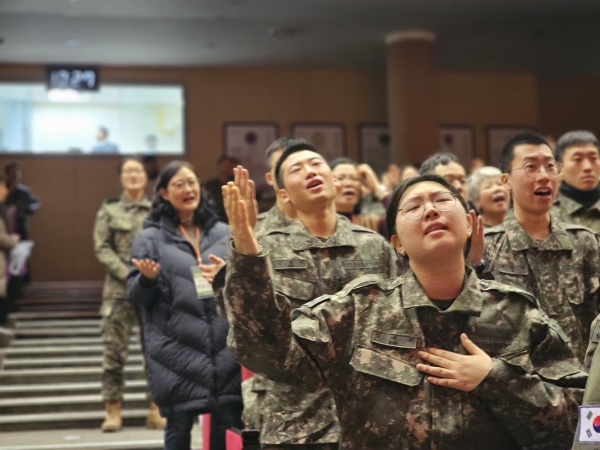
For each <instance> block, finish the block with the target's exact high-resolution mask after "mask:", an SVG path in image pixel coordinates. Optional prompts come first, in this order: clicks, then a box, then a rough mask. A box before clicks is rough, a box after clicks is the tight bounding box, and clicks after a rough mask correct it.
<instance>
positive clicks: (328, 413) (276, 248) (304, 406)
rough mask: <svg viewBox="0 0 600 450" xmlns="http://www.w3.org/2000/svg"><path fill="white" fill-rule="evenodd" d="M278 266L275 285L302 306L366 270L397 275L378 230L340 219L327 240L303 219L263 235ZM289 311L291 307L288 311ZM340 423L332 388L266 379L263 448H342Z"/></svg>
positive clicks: (390, 251) (390, 252)
mask: <svg viewBox="0 0 600 450" xmlns="http://www.w3.org/2000/svg"><path fill="white" fill-rule="evenodd" d="M257 239H258V242H259V243H260V245H261V246H262V248H263V249H264V250H265V251H267V252H268V253H269V260H270V261H271V264H272V265H273V267H274V278H273V283H274V289H275V290H276V291H277V292H280V293H282V294H284V295H285V296H286V297H287V299H289V301H290V302H291V305H292V308H298V307H300V306H302V305H303V304H304V303H306V302H308V301H311V300H313V299H315V298H317V297H319V296H320V295H323V294H333V293H335V292H337V291H338V290H340V289H341V288H342V287H343V286H344V285H345V284H346V283H348V282H349V281H351V280H352V279H354V278H356V277H357V276H359V275H362V274H366V273H373V274H378V275H381V276H384V277H390V276H394V275H395V273H396V265H395V257H394V253H393V249H392V247H391V246H390V245H389V244H388V243H387V242H386V241H385V240H384V239H383V238H382V237H381V236H380V235H378V234H377V233H374V232H373V231H371V230H368V229H366V228H363V227H360V226H358V225H353V224H351V223H350V222H349V221H348V220H346V219H344V218H341V217H338V222H337V225H336V230H335V233H334V234H333V235H332V236H331V237H329V238H327V239H322V238H318V237H316V236H313V235H311V234H310V233H309V232H308V230H307V229H306V228H305V227H304V225H303V224H302V223H301V222H300V221H295V222H294V223H292V225H290V226H289V227H287V228H283V229H281V228H280V229H271V230H267V231H265V232H264V234H261V235H259V236H258V238H257ZM289 312H290V310H289V309H288V314H289ZM339 433H340V429H339V423H338V421H337V418H336V412H335V406H334V402H333V398H332V397H331V393H330V391H329V390H328V389H323V390H320V391H318V392H310V391H309V390H307V389H305V388H301V387H292V386H289V385H286V384H281V383H274V382H272V381H268V382H267V386H266V397H265V399H264V409H263V423H262V429H261V443H262V444H263V447H262V448H263V449H265V448H266V449H269V448H277V449H282V448H293V449H300V448H303V447H302V446H303V445H310V447H307V448H320V449H324V448H337V442H338V441H339Z"/></svg>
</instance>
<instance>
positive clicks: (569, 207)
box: [552, 194, 600, 234]
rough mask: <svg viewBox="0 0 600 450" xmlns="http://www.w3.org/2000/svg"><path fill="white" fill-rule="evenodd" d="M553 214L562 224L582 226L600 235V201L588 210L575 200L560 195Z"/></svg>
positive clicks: (553, 207)
mask: <svg viewBox="0 0 600 450" xmlns="http://www.w3.org/2000/svg"><path fill="white" fill-rule="evenodd" d="M552 214H553V215H554V217H556V218H557V219H558V220H560V221H561V222H564V223H573V224H576V225H582V226H584V227H587V228H589V229H590V230H592V231H594V232H595V233H599V234H600V201H598V202H596V203H595V204H594V205H593V206H592V207H591V208H589V209H586V208H585V206H583V205H582V204H580V203H577V202H576V201H575V200H573V199H571V198H569V197H566V196H564V195H561V194H558V196H557V197H556V201H555V202H554V206H552Z"/></svg>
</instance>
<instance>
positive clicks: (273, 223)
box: [254, 205, 294, 234]
mask: <svg viewBox="0 0 600 450" xmlns="http://www.w3.org/2000/svg"><path fill="white" fill-rule="evenodd" d="M293 222H294V219H288V218H287V217H285V216H284V215H283V214H282V213H281V211H280V210H279V208H278V207H277V205H273V207H272V208H271V209H269V210H268V211H266V212H262V213H260V214H259V215H258V216H256V225H255V226H254V233H255V234H261V233H264V232H265V231H269V230H276V229H278V228H285V227H288V226H290V225H291V224H292V223H293Z"/></svg>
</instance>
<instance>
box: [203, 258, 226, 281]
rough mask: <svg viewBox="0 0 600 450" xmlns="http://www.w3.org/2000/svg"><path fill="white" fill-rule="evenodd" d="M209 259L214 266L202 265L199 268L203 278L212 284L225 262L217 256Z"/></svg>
mask: <svg viewBox="0 0 600 450" xmlns="http://www.w3.org/2000/svg"><path fill="white" fill-rule="evenodd" d="M208 259H210V260H211V262H212V264H200V266H199V268H200V270H201V271H202V277H203V278H206V280H208V282H209V283H210V284H212V282H213V280H214V279H215V275H216V274H217V272H218V271H219V270H221V267H223V266H224V265H225V260H223V259H221V258H219V257H218V256H215V255H208Z"/></svg>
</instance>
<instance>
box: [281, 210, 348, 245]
mask: <svg viewBox="0 0 600 450" xmlns="http://www.w3.org/2000/svg"><path fill="white" fill-rule="evenodd" d="M350 226H351V224H350V223H349V222H348V221H346V220H340V218H339V217H338V220H337V223H336V225H335V233H333V235H331V236H330V237H329V238H328V239H327V240H325V241H323V240H322V239H320V238H318V237H316V236H313V235H312V234H310V233H309V232H308V230H307V229H306V227H305V226H304V224H303V223H302V222H300V221H299V220H297V221H294V223H293V224H292V225H291V226H290V227H289V231H290V234H291V236H290V238H289V239H290V241H289V242H290V246H291V247H292V250H294V251H302V250H309V249H311V248H331V247H356V246H357V243H356V238H355V237H354V233H352V229H351V228H350Z"/></svg>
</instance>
